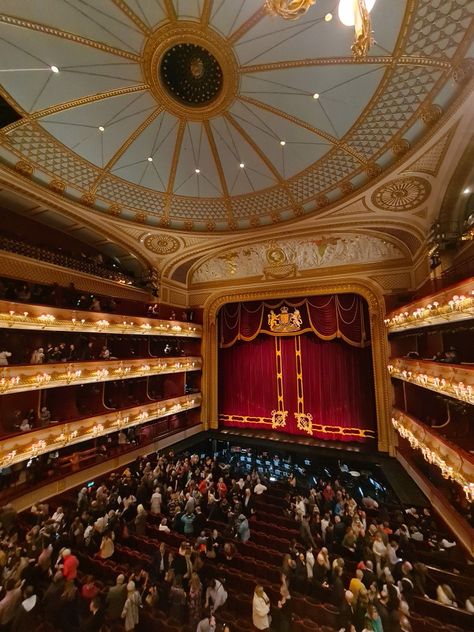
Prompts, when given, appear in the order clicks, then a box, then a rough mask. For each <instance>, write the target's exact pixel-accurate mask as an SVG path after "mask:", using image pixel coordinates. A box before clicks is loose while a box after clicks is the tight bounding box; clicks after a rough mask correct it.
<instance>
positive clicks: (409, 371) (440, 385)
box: [387, 358, 474, 404]
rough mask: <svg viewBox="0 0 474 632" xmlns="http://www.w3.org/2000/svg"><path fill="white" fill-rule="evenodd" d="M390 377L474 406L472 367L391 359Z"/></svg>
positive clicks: (427, 361)
mask: <svg viewBox="0 0 474 632" xmlns="http://www.w3.org/2000/svg"><path fill="white" fill-rule="evenodd" d="M387 368H388V372H389V373H390V375H391V377H393V378H397V379H399V380H404V381H405V382H410V383H411V384H416V385H417V386H421V387H423V388H426V389H429V390H430V391H435V392H436V393H440V394H442V395H447V396H448V397H453V398H454V399H458V400H460V401H462V402H467V403H468V404H474V367H473V366H471V365H469V366H465V365H459V364H445V363H443V362H430V361H429V360H409V359H408V358H391V359H390V361H389V364H388V367H387Z"/></svg>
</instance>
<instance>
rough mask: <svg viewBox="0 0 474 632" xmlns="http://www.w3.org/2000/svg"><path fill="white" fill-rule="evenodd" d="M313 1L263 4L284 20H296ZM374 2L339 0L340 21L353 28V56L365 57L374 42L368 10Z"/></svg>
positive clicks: (285, 0) (278, 0)
mask: <svg viewBox="0 0 474 632" xmlns="http://www.w3.org/2000/svg"><path fill="white" fill-rule="evenodd" d="M315 2H316V0H265V6H266V7H267V9H268V11H269V12H270V13H273V14H274V15H279V16H280V17H282V18H284V19H285V20H297V19H298V18H299V17H301V16H302V15H304V14H305V13H306V12H307V11H308V9H309V8H310V7H311V6H312V5H313V4H315ZM375 2H376V0H339V7H338V15H339V19H340V21H341V22H342V24H344V26H353V27H354V30H355V40H354V42H353V44H352V46H351V50H352V54H353V56H354V57H358V58H360V57H365V56H366V55H367V54H368V52H369V50H370V47H371V46H372V44H373V43H374V38H373V35H372V25H371V21H370V12H371V11H372V8H373V6H374V4H375ZM329 15H330V14H329Z"/></svg>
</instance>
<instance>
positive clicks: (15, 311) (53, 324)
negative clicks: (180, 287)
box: [0, 301, 202, 338]
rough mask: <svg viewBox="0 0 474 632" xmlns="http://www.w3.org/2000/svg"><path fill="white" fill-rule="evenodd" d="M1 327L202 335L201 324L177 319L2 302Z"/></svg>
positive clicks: (180, 335) (182, 336) (182, 335)
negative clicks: (125, 315)
mask: <svg viewBox="0 0 474 632" xmlns="http://www.w3.org/2000/svg"><path fill="white" fill-rule="evenodd" d="M0 327H3V328H12V329H31V330H43V331H74V332H81V333H82V332H83V333H107V334H122V335H143V336H176V337H180V338H185V337H190V338H200V337H201V336H202V326H201V325H197V324H195V323H186V322H180V321H176V320H160V319H157V318H142V317H139V316H133V317H130V316H127V317H124V316H121V315H117V314H105V313H100V312H89V311H79V310H71V309H64V308H59V307H44V306H42V305H30V304H24V303H13V302H10V301H0Z"/></svg>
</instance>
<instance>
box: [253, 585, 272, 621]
mask: <svg viewBox="0 0 474 632" xmlns="http://www.w3.org/2000/svg"><path fill="white" fill-rule="evenodd" d="M269 614H270V599H269V598H268V596H267V594H266V593H265V591H264V590H263V586H260V585H259V586H256V587H255V591H254V593H253V602H252V621H253V624H254V626H255V627H256V628H257V630H268V628H269V627H270V617H269Z"/></svg>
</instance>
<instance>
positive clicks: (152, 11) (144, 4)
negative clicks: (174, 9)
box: [127, 0, 166, 28]
mask: <svg viewBox="0 0 474 632" xmlns="http://www.w3.org/2000/svg"><path fill="white" fill-rule="evenodd" d="M127 4H128V6H129V7H130V8H131V9H132V11H134V12H135V13H136V15H137V16H138V17H139V18H140V19H141V20H143V22H144V23H145V24H147V25H148V26H149V27H151V28H153V27H154V26H155V25H156V24H158V23H159V22H161V21H162V20H164V19H165V18H166V11H165V10H164V9H163V6H162V3H161V2H160V0H154V1H153V2H151V1H150V0H127Z"/></svg>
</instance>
